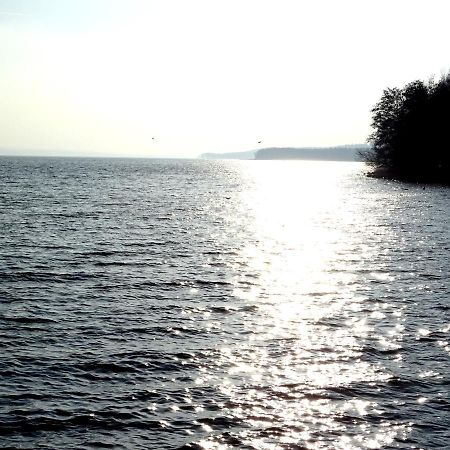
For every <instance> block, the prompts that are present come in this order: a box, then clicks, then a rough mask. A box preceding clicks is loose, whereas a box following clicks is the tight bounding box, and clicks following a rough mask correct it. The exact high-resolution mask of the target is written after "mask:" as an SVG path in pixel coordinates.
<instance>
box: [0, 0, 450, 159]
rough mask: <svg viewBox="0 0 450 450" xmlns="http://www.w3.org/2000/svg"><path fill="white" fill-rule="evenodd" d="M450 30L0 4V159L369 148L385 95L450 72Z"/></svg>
mask: <svg viewBox="0 0 450 450" xmlns="http://www.w3.org/2000/svg"><path fill="white" fill-rule="evenodd" d="M449 17H450V2H449V1H448V0H426V1H425V0H423V1H416V0H339V1H336V0H309V1H306V0H223V1H222V0H0V148H1V149H2V150H1V152H2V153H7V154H12V153H14V152H18V150H19V149H29V150H31V149H35V150H40V151H41V153H52V152H59V153H63V152H69V153H72V154H73V153H79V154H91V155H98V154H105V155H117V154H121V155H129V156H186V157H189V156H193V157H195V156H197V155H198V154H200V153H202V152H206V151H211V152H225V151H241V150H242V151H244V150H250V149H254V148H258V147H268V146H304V145H317V146H320V145H334V144H345V143H360V142H364V141H365V139H366V137H367V134H368V133H369V132H370V108H371V107H372V106H373V104H374V103H375V102H376V101H377V100H378V99H379V97H380V95H381V93H382V90H383V89H384V88H386V87H392V86H396V85H403V84H405V83H406V82H408V81H412V80H414V79H417V78H421V79H428V78H429V77H430V76H432V75H436V76H440V75H441V74H442V73H443V72H446V71H447V70H448V69H449V68H450V57H449V51H448V48H449V44H450V35H449V34H448V18H449ZM257 141H262V143H261V144H258V143H257Z"/></svg>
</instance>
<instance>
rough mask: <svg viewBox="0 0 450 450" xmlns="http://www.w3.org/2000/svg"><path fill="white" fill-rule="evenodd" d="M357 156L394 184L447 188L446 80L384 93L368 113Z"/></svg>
mask: <svg viewBox="0 0 450 450" xmlns="http://www.w3.org/2000/svg"><path fill="white" fill-rule="evenodd" d="M372 127H373V129H374V131H373V133H372V134H371V135H370V136H369V139H368V142H369V143H370V144H371V149H370V150H369V151H368V152H366V153H364V154H363V155H362V156H363V158H364V160H365V161H366V162H367V163H368V164H370V165H371V166H372V167H374V168H375V169H376V170H377V169H378V170H379V169H383V170H384V171H385V172H386V171H387V172H389V174H390V175H391V176H393V177H394V178H395V177H396V178H403V179H409V180H415V181H436V182H444V183H450V74H448V75H446V76H444V77H442V78H441V79H440V80H439V81H438V82H433V81H430V82H428V83H424V82H423V81H420V80H417V81H413V82H411V83H409V84H407V85H406V86H405V87H404V88H402V89H399V88H389V89H386V90H385V91H384V92H383V95H382V97H381V99H380V101H379V102H378V103H377V104H376V105H375V106H374V108H373V109H372Z"/></svg>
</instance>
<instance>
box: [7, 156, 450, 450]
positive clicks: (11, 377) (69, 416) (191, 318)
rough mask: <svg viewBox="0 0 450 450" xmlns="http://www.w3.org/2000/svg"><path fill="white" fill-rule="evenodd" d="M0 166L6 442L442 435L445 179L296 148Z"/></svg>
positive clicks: (273, 443) (248, 445) (427, 442)
mask: <svg viewBox="0 0 450 450" xmlns="http://www.w3.org/2000/svg"><path fill="white" fill-rule="evenodd" d="M0 179H1V185H0V214H1V215H0V229H1V233H0V301H1V303H0V345H1V353H0V371H1V378H0V444H1V445H0V446H1V448H23V449H84V448H86V449H89V448H111V449H180V450H181V449H366V448H370V449H376V448H385V449H389V448H404V449H412V448H423V449H429V448H436V449H445V448H450V430H449V424H450V394H449V391H450V360H449V353H450V343H449V341H450V281H449V275H450V274H449V272H450V258H449V256H450V250H449V249H450V220H449V219H450V190H449V189H448V188H445V187H439V186H428V187H426V189H423V187H422V186H419V185H411V184H403V183H396V182H388V181H383V180H374V179H370V178H367V177H365V176H364V167H363V166H362V165H361V164H359V163H331V162H330V163H325V162H301V161H294V162H285V161H247V162H220V161H189V160H186V161H183V160H172V161H170V160H131V159H130V160H114V159H70V158H67V159H50V158H36V159H32V158H2V159H0Z"/></svg>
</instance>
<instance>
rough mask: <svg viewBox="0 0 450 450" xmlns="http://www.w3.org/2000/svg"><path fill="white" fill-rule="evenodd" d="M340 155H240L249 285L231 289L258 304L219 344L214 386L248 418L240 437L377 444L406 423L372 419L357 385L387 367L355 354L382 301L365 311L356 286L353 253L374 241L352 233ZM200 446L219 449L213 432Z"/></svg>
mask: <svg viewBox="0 0 450 450" xmlns="http://www.w3.org/2000/svg"><path fill="white" fill-rule="evenodd" d="M341 164H342V165H340V166H339V165H336V164H335V163H330V164H329V165H326V164H324V163H321V164H320V171H318V170H317V166H316V165H315V163H314V162H298V163H290V164H289V163H285V162H276V163H272V164H264V163H261V164H259V165H253V166H244V165H243V166H242V171H243V172H245V173H244V174H243V178H244V179H245V183H246V185H245V189H242V191H241V204H242V214H243V215H245V216H246V224H247V226H248V227H250V228H249V229H248V230H247V232H248V235H249V239H248V242H247V245H245V246H244V247H243V248H242V249H241V250H240V259H241V261H244V262H245V265H246V268H247V272H250V273H252V274H254V276H255V277H256V278H257V285H256V286H255V285H253V286H251V287H248V286H245V285H244V287H242V284H240V283H239V281H242V280H243V279H244V277H245V275H246V274H245V273H244V274H242V276H241V275H239V276H238V279H237V280H236V283H235V286H236V288H235V292H234V294H235V296H236V297H237V298H239V299H241V300H242V301H243V302H253V303H254V304H255V305H257V306H258V309H257V313H255V314H254V316H253V317H250V318H249V319H248V321H247V322H246V323H245V324H244V328H245V330H246V331H247V333H248V337H247V339H246V341H245V342H242V343H241V344H240V345H239V346H237V347H235V348H232V347H224V348H222V352H221V358H222V360H223V361H226V363H225V362H224V364H223V366H225V367H229V370H228V373H227V374H224V376H223V379H222V380H221V382H220V389H221V391H222V393H223V394H224V395H227V396H229V397H230V399H231V400H230V402H231V403H232V404H233V405H234V409H233V414H234V416H235V417H237V418H239V419H240V420H242V422H243V423H244V424H245V426H246V427H247V428H245V430H243V431H242V432H241V436H240V437H241V438H242V440H243V442H245V443H246V444H247V445H249V446H251V447H250V448H257V449H278V448H297V447H291V446H294V445H307V447H301V448H314V449H321V448H335V449H357V448H381V447H382V446H384V445H387V444H389V443H390V442H392V441H393V439H394V438H395V437H396V436H398V435H399V434H401V433H406V432H407V427H406V426H404V425H398V424H391V423H389V422H388V421H383V420H381V419H380V418H379V417H378V414H379V411H378V409H377V403H376V402H375V401H373V400H371V399H370V398H369V397H370V396H367V397H368V398H365V394H364V388H365V387H366V386H369V385H376V383H379V382H382V381H386V380H387V379H388V378H389V376H390V375H389V374H388V373H387V372H386V371H385V370H384V369H383V367H380V366H377V365H374V364H371V363H370V362H368V361H367V360H365V358H364V357H363V356H362V349H363V347H364V345H365V341H366V340H367V339H369V338H372V336H371V333H373V331H374V330H373V326H372V325H371V324H372V323H373V321H377V320H378V321H381V320H383V319H384V317H385V312H384V311H383V310H382V306H381V305H376V306H372V307H371V308H372V309H371V310H370V311H367V308H368V307H367V305H366V304H365V297H364V295H362V294H361V293H360V292H359V291H358V277H360V276H361V274H360V273H359V271H360V270H361V260H362V259H363V258H370V257H371V256H372V255H371V252H373V251H374V249H373V248H371V247H369V246H366V245H365V243H364V242H363V241H361V239H360V233H359V231H360V229H358V226H355V224H358V223H359V224H361V216H362V212H361V211H360V207H361V204H360V203H358V201H355V200H354V199H352V198H349V197H348V192H349V191H348V187H347V188H346V183H348V180H349V178H350V176H353V177H354V174H355V173H357V172H358V171H361V166H360V165H357V164H345V163H341ZM229 220H230V219H229ZM359 227H361V225H359ZM355 267H357V269H355ZM373 277H374V278H377V277H379V278H380V277H381V278H383V277H384V278H385V279H386V277H388V275H387V274H383V273H381V274H373ZM370 314H371V316H370ZM398 320H400V318H398ZM396 325H398V324H395V323H394V325H393V326H392V327H391V329H390V331H389V333H390V334H385V335H381V336H379V340H378V343H379V344H380V346H382V347H384V348H396V344H395V341H396V337H397V336H398V335H399V334H400V333H401V330H399V329H396V328H395V326H396ZM261 430H264V431H261ZM201 445H202V447H203V448H205V449H208V448H214V449H221V448H230V447H228V446H226V445H225V446H224V444H223V443H221V442H219V440H215V439H214V438H211V439H209V440H205V441H203V442H202V443H201Z"/></svg>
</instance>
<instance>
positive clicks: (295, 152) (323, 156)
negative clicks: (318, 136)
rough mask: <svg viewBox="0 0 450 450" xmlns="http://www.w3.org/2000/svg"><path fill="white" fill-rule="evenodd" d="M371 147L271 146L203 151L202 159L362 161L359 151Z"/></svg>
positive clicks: (359, 145) (356, 145)
mask: <svg viewBox="0 0 450 450" xmlns="http://www.w3.org/2000/svg"><path fill="white" fill-rule="evenodd" d="M368 149H369V146H368V145H367V144H352V145H338V146H335V147H271V148H262V149H259V150H251V151H247V152H231V153H203V154H202V155H200V158H202V159H309V160H319V161H361V158H360V156H359V152H361V151H362V152H365V151H367V150H368Z"/></svg>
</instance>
